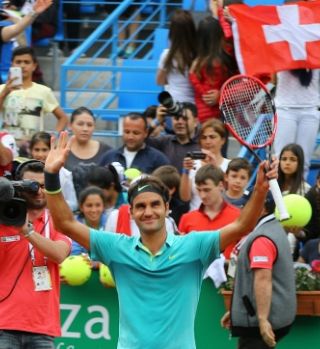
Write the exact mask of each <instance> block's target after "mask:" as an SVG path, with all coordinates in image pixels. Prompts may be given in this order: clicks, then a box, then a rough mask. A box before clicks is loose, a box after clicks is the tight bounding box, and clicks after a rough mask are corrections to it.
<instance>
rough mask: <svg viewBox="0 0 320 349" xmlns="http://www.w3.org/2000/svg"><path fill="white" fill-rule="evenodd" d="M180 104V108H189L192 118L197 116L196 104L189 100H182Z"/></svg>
mask: <svg viewBox="0 0 320 349" xmlns="http://www.w3.org/2000/svg"><path fill="white" fill-rule="evenodd" d="M181 104H182V109H185V110H190V112H191V114H192V116H193V117H194V118H197V117H198V109H197V106H196V105H195V104H194V103H191V102H183V103H181Z"/></svg>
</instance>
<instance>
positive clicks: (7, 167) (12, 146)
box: [0, 132, 17, 176]
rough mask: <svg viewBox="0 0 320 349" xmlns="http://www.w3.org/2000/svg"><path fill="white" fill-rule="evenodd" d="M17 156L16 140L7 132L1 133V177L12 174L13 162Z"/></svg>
mask: <svg viewBox="0 0 320 349" xmlns="http://www.w3.org/2000/svg"><path fill="white" fill-rule="evenodd" d="M16 155H17V149H16V141H15V139H14V138H13V137H12V136H11V135H10V134H9V133H7V132H0V176H4V175H5V174H9V173H11V170H12V161H13V158H14V156H16Z"/></svg>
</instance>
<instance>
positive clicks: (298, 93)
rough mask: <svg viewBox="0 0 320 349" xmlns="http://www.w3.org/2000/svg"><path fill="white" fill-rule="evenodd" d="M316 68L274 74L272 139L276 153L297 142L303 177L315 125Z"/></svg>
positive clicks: (319, 79) (319, 77) (318, 118)
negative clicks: (275, 118)
mask: <svg viewBox="0 0 320 349" xmlns="http://www.w3.org/2000/svg"><path fill="white" fill-rule="evenodd" d="M319 84H320V70H319V69H317V70H305V69H297V70H291V71H281V72H278V73H277V88H276V95H275V104H276V108H277V114H278V128H277V133H276V136H275V140H274V149H275V153H276V155H279V154H280V152H281V150H282V148H283V147H284V146H285V145H286V144H288V143H297V144H299V145H300V146H301V147H302V149H303V152H304V157H305V163H304V178H307V175H308V172H309V166H310V160H311V156H312V153H313V150H314V147H315V143H316V139H317V135H318V130H319V124H320V112H319V110H318V107H319Z"/></svg>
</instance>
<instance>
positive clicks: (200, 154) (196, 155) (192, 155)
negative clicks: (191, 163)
mask: <svg viewBox="0 0 320 349" xmlns="http://www.w3.org/2000/svg"><path fill="white" fill-rule="evenodd" d="M186 157H190V158H191V159H193V160H201V159H205V158H206V154H204V153H203V152H202V151H200V150H194V151H189V152H188V153H187V154H186Z"/></svg>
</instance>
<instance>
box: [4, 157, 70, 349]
mask: <svg viewBox="0 0 320 349" xmlns="http://www.w3.org/2000/svg"><path fill="white" fill-rule="evenodd" d="M43 170H44V164H43V163H42V162H40V161H37V160H29V161H27V162H25V163H23V164H21V165H20V166H19V167H18V168H17V170H16V178H17V179H18V180H24V179H29V180H33V181H37V182H38V183H39V185H40V187H39V189H38V191H37V192H33V193H32V192H26V191H24V192H21V195H20V196H21V198H23V199H25V201H26V207H27V220H28V224H27V223H26V224H25V225H24V226H22V227H13V226H6V225H4V224H1V225H0V265H1V268H0V279H1V285H2V286H1V289H0V330H1V336H0V348H14V349H25V348H33V349H37V348H48V349H51V348H52V349H53V348H54V343H53V340H54V337H55V336H60V334H61V333H60V310H59V300H60V284H59V264H60V263H61V262H62V261H63V260H64V259H65V258H66V257H67V256H68V254H69V252H70V248H71V241H70V239H69V238H67V237H66V236H65V235H63V234H61V233H59V232H58V231H56V230H55V228H54V226H53V222H52V220H51V216H50V214H49V211H48V210H47V209H46V198H45V194H44V173H43ZM5 205H7V207H8V202H6V203H5ZM5 212H6V211H5V210H1V214H2V217H1V221H2V222H3V221H5ZM15 213H17V212H15ZM3 216H4V217H3Z"/></svg>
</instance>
